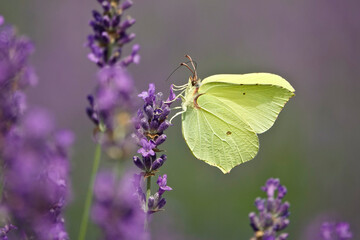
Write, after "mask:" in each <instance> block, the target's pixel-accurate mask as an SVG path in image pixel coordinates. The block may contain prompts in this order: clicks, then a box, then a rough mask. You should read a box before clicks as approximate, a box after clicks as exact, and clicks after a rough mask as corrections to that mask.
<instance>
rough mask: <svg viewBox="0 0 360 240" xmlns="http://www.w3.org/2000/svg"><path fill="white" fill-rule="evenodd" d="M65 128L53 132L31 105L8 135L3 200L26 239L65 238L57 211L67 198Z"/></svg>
mask: <svg viewBox="0 0 360 240" xmlns="http://www.w3.org/2000/svg"><path fill="white" fill-rule="evenodd" d="M72 142H73V134H72V133H71V132H69V131H66V130H62V131H54V123H53V121H52V120H51V118H50V117H49V116H48V114H47V113H46V112H44V111H43V110H40V109H33V110H32V111H29V113H28V114H27V115H25V117H24V120H23V121H22V122H21V124H20V125H19V127H16V128H15V127H14V128H13V129H12V130H11V132H9V133H8V135H7V137H6V139H5V144H6V148H5V149H4V154H3V158H4V164H5V168H4V176H5V178H4V179H5V183H4V184H5V186H4V196H3V201H4V204H5V205H6V206H7V208H8V211H9V213H10V215H11V216H12V218H13V219H14V224H15V225H16V226H17V227H18V230H19V231H20V232H22V233H23V234H25V235H26V236H27V238H28V239H32V238H35V239H40V240H42V239H43V240H49V239H51V240H66V239H68V235H67V233H66V231H65V224H64V219H63V217H62V210H63V208H64V206H65V204H66V202H67V199H68V197H69V187H70V186H69V179H68V178H69V160H68V150H69V147H70V146H71V145H72Z"/></svg>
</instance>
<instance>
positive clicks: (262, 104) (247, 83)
mask: <svg viewBox="0 0 360 240" xmlns="http://www.w3.org/2000/svg"><path fill="white" fill-rule="evenodd" d="M202 83H203V84H202V86H201V87H200V91H199V92H200V93H204V94H205V95H211V96H213V97H214V98H216V99H217V100H218V101H220V102H221V103H222V104H223V106H227V107H228V108H230V109H231V110H232V111H233V112H234V113H236V114H237V115H239V116H240V117H241V118H242V119H244V121H246V122H247V123H248V124H249V125H250V126H251V128H252V129H253V130H254V131H255V132H256V133H263V132H265V131H267V130H268V129H269V128H270V127H271V126H272V125H273V124H274V122H275V120H276V118H277V116H278V115H279V113H280V111H281V110H282V108H283V107H284V105H285V103H286V102H287V101H288V100H289V99H290V98H291V97H292V96H293V95H294V93H293V92H294V91H295V90H294V89H293V88H292V87H291V85H290V84H289V83H288V82H287V81H286V80H285V79H283V78H281V77H280V76H277V75H274V74H269V73H251V74H244V75H240V74H239V75H214V76H211V77H208V78H206V79H205V80H204V81H203V82H202Z"/></svg>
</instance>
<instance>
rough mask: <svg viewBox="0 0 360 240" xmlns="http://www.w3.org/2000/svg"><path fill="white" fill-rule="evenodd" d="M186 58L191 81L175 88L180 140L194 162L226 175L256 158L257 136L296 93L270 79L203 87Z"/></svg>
mask: <svg viewBox="0 0 360 240" xmlns="http://www.w3.org/2000/svg"><path fill="white" fill-rule="evenodd" d="M186 57H187V58H188V59H189V60H190V61H189V62H190V63H191V65H192V68H191V67H190V66H189V65H188V64H187V63H182V64H181V65H183V66H186V67H187V68H188V69H189V70H190V71H191V72H192V76H190V78H189V82H188V83H187V84H185V85H183V86H176V85H173V89H174V90H175V91H182V92H181V93H180V94H179V97H180V98H181V99H182V104H181V108H182V111H181V112H178V113H177V114H175V116H177V115H180V114H181V115H182V134H183V136H184V138H185V141H186V143H187V145H188V146H189V148H190V150H191V152H192V153H193V154H194V156H195V157H196V158H198V159H200V160H203V161H205V162H206V163H208V164H209V165H212V166H215V167H217V168H219V169H220V170H221V171H222V172H223V173H229V172H230V170H231V169H232V168H234V167H235V166H237V165H239V164H241V163H244V162H247V161H249V160H251V159H253V158H254V157H255V156H256V154H257V152H258V150H259V139H258V136H257V134H260V133H263V132H265V131H267V130H268V129H269V128H271V126H272V125H273V124H274V122H275V120H276V118H277V116H278V115H279V113H280V111H281V110H282V109H283V107H284V106H285V104H286V103H287V102H288V101H289V99H290V98H291V97H292V96H294V95H295V94H294V92H295V89H294V88H293V87H292V86H291V85H290V83H289V82H287V81H286V80H285V79H284V78H282V77H280V76H278V75H275V74H271V73H248V74H218V75H213V76H210V77H207V78H205V79H204V80H202V81H201V80H200V79H199V78H198V76H197V72H196V68H195V65H194V62H193V60H192V59H191V57H190V56H188V55H186ZM175 116H174V117H175ZM174 117H173V118H174ZM173 118H172V119H173Z"/></svg>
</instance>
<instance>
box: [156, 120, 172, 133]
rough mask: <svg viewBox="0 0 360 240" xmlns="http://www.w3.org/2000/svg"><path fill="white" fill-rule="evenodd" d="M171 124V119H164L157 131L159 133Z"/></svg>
mask: <svg viewBox="0 0 360 240" xmlns="http://www.w3.org/2000/svg"><path fill="white" fill-rule="evenodd" d="M170 125H171V123H170V122H169V121H166V120H165V121H164V122H162V123H161V124H160V126H159V128H158V129H157V131H158V132H159V133H162V132H163V131H165V130H166V129H167V128H168V127H169V126H170Z"/></svg>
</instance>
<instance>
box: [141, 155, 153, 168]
mask: <svg viewBox="0 0 360 240" xmlns="http://www.w3.org/2000/svg"><path fill="white" fill-rule="evenodd" d="M143 161H144V164H145V169H150V168H151V162H152V161H151V157H150V156H149V157H143Z"/></svg>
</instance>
